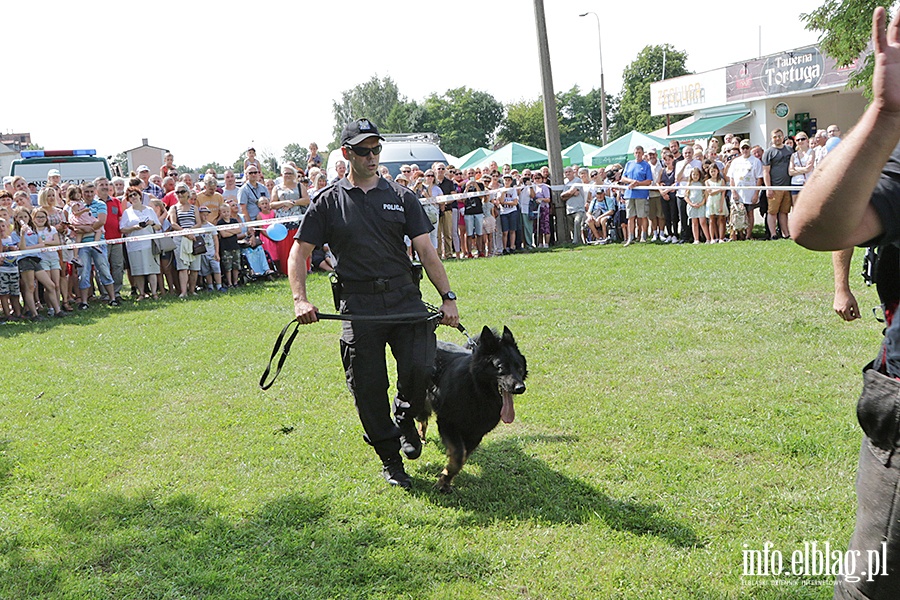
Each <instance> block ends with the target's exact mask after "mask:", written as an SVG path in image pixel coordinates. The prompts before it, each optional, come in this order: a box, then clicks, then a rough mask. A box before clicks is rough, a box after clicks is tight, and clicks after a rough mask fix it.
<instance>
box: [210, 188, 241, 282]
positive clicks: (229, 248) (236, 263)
mask: <svg viewBox="0 0 900 600" xmlns="http://www.w3.org/2000/svg"><path fill="white" fill-rule="evenodd" d="M220 216H221V218H220V219H219V221H218V222H217V223H216V225H217V226H219V227H221V226H222V225H234V228H232V229H220V230H219V257H220V258H221V264H222V273H223V275H224V276H225V286H226V287H229V288H232V287H235V286H236V285H237V284H238V277H239V276H240V268H241V249H240V246H238V237H239V236H240V235H241V230H240V221H239V220H237V219H235V218H234V217H232V216H231V205H230V204H228V203H226V204H224V205H223V206H222V212H221V215H220Z"/></svg>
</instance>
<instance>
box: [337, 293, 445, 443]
mask: <svg viewBox="0 0 900 600" xmlns="http://www.w3.org/2000/svg"><path fill="white" fill-rule="evenodd" d="M414 312H421V313H425V312H426V308H425V306H424V304H422V298H421V295H420V294H419V289H418V287H416V286H415V285H414V284H409V285H406V286H404V287H402V288H400V289H399V290H396V291H391V292H386V293H383V294H347V295H344V296H343V297H342V299H341V313H349V314H360V315H361V314H369V315H371V314H384V315H390V314H397V313H414ZM435 327H436V325H435V322H434V321H427V322H420V323H413V324H401V325H396V324H388V323H360V322H356V323H352V322H344V330H343V333H342V335H341V360H342V362H343V365H344V372H345V374H346V376H347V387H348V388H349V389H350V393H351V394H352V395H353V400H354V402H355V404H356V411H357V413H358V414H359V420H360V422H361V423H362V426H363V431H364V432H365V434H364V435H363V439H364V440H365V441H366V442H367V443H369V444H371V445H372V446H373V447H374V448H375V451H376V452H377V453H378V455H379V457H381V459H382V460H387V459H389V458H392V457H395V456H397V455H398V452H399V451H400V429H399V428H398V427H397V425H396V424H395V422H394V419H392V418H391V403H390V402H389V400H388V396H387V391H388V386H389V385H390V381H389V380H388V372H387V357H386V348H387V347H390V349H391V354H393V356H394V360H395V361H396V363H397V395H396V397H395V399H394V403H393V408H394V417H395V418H398V419H412V418H414V417H415V416H416V415H418V414H419V413H420V412H421V411H422V408H423V407H424V403H425V391H426V389H427V386H428V384H429V383H430V381H431V374H432V369H433V366H434V355H435V347H436V344H437V342H436V337H435V334H434V330H435Z"/></svg>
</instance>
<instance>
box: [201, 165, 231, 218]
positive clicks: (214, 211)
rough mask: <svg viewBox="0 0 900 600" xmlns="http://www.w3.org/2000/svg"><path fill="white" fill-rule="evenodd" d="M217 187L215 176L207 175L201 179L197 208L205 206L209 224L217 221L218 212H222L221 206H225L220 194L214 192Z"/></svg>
mask: <svg viewBox="0 0 900 600" xmlns="http://www.w3.org/2000/svg"><path fill="white" fill-rule="evenodd" d="M217 185H218V182H217V181H216V177H215V175H212V176H210V175H207V176H206V177H204V178H203V191H201V192H200V193H199V194H197V206H205V207H206V208H208V209H209V221H210V223H215V222H216V221H218V220H219V211H221V210H222V205H223V204H225V200H224V199H223V198H222V194H220V193H219V192H217V191H216V186H217Z"/></svg>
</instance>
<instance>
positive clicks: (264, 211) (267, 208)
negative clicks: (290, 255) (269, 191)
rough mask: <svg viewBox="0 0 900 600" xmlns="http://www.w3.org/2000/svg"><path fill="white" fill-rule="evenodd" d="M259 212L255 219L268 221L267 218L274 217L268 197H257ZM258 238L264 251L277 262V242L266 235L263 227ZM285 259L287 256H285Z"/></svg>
mask: <svg viewBox="0 0 900 600" xmlns="http://www.w3.org/2000/svg"><path fill="white" fill-rule="evenodd" d="M258 204H259V214H258V215H257V216H256V220H257V221H268V220H269V219H274V218H275V211H274V210H272V208H271V202H270V201H269V199H268V198H266V197H265V196H263V197H262V198H260V199H259V202H258ZM259 239H260V240H262V245H263V248H264V249H265V251H266V252H268V253H269V258H271V259H272V260H274V261H275V262H276V263H277V262H278V259H279V257H278V244H276V243H275V242H273V241H272V240H270V239H269V236H268V235H266V231H265V229H263V230H262V235H260V236H259ZM285 260H287V258H285Z"/></svg>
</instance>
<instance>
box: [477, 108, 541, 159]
mask: <svg viewBox="0 0 900 600" xmlns="http://www.w3.org/2000/svg"><path fill="white" fill-rule="evenodd" d="M510 142H518V143H520V144H527V145H529V146H534V147H536V148H544V147H546V145H547V141H546V135H545V133H544V101H543V99H541V98H538V99H537V100H520V101H519V102H513V103H512V104H507V105H506V116H505V117H504V118H503V122H502V123H501V124H500V129H499V130H498V131H497V143H499V144H502V145H506V144H508V143H510ZM471 149H472V148H470V150H471Z"/></svg>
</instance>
